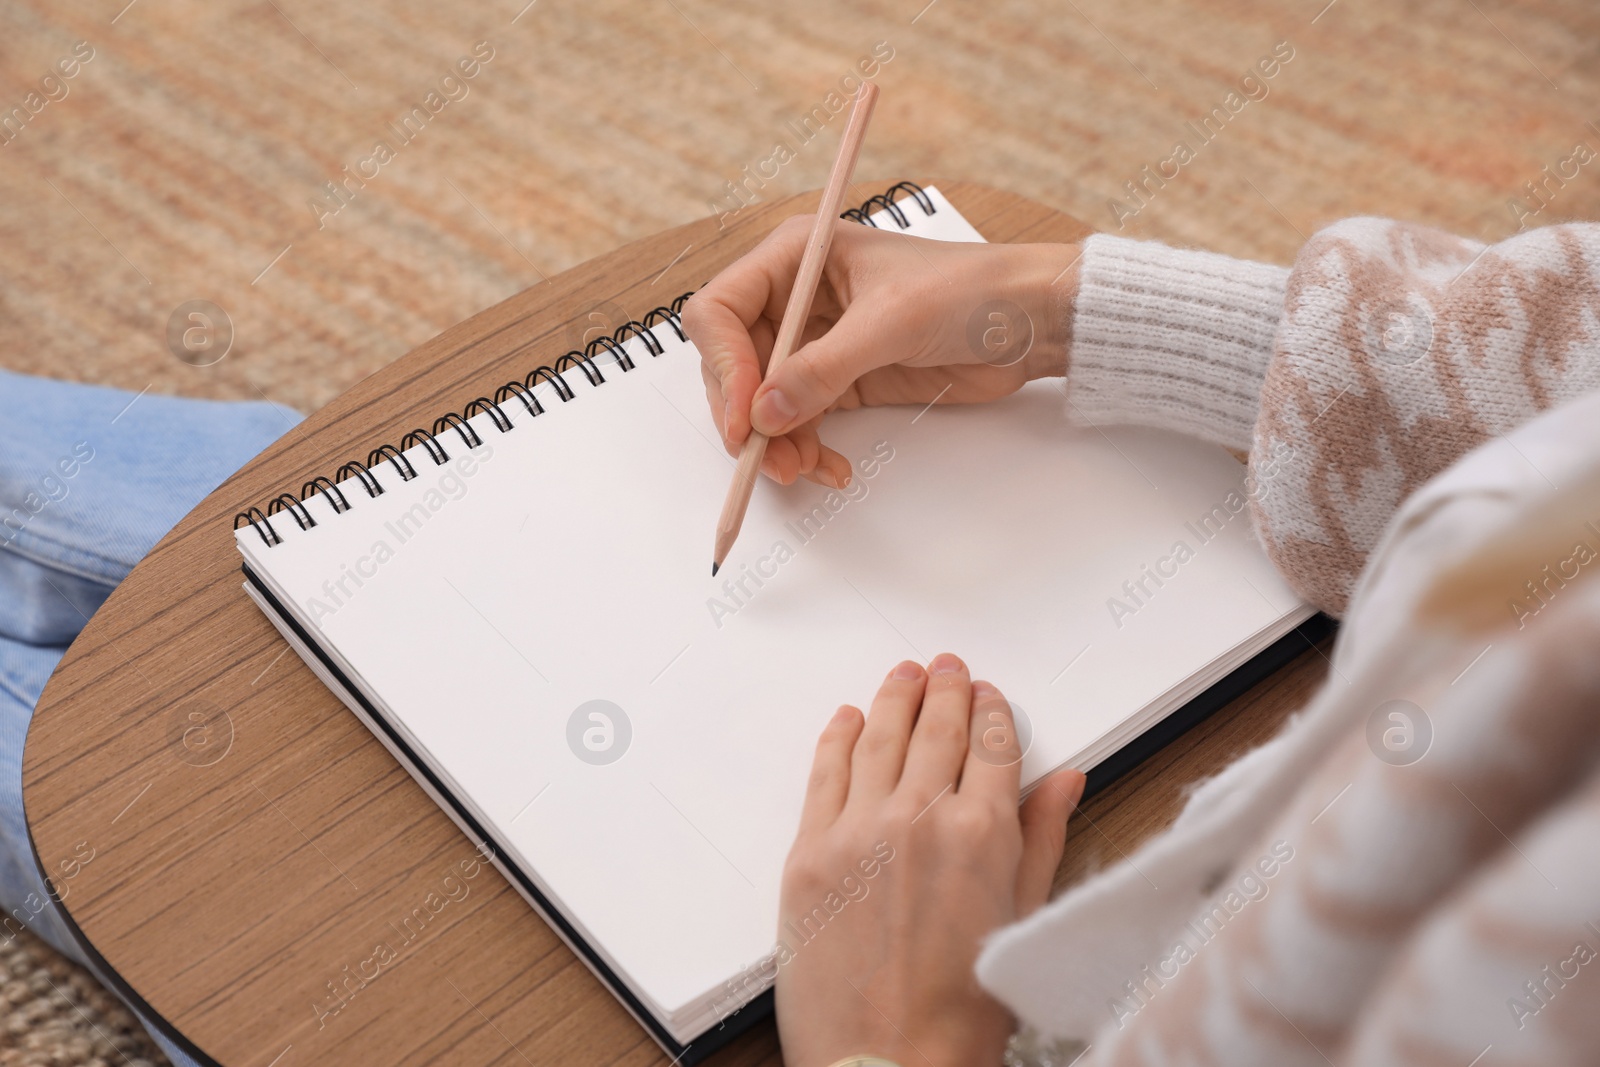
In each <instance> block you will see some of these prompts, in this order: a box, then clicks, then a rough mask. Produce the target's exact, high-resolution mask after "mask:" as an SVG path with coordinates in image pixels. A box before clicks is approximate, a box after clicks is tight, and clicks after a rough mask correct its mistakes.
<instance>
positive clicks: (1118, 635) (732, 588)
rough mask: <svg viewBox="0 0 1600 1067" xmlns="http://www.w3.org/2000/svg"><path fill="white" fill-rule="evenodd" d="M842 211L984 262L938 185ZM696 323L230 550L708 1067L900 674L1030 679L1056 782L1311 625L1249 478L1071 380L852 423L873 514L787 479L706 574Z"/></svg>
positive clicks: (578, 359) (1018, 701) (841, 418)
mask: <svg viewBox="0 0 1600 1067" xmlns="http://www.w3.org/2000/svg"><path fill="white" fill-rule="evenodd" d="M847 216H848V217H850V218H853V219H855V220H856V221H857V222H860V223H862V224H866V225H873V226H877V227H880V228H883V229H887V230H895V231H901V232H905V233H908V234H912V235H916V236H919V237H925V238H931V239H937V240H947V241H981V240H982V239H983V238H982V237H981V236H980V235H979V234H978V232H977V231H976V230H975V229H974V228H973V227H972V226H971V225H970V224H969V223H968V222H967V221H966V220H965V219H963V218H962V217H961V215H960V213H959V212H958V211H957V210H956V209H955V208H954V207H953V206H952V205H951V204H950V202H949V201H948V200H946V199H945V198H944V197H943V196H942V195H941V194H940V192H939V191H938V190H937V189H935V188H928V189H921V188H918V187H916V186H914V185H911V184H910V183H902V184H901V185H899V186H896V187H895V188H894V189H891V190H890V191H889V192H888V193H886V194H884V195H883V196H880V197H875V198H874V199H873V201H869V202H868V203H867V204H865V205H863V206H862V207H861V208H859V209H856V210H853V211H851V212H848V213H847ZM687 295H688V294H685V296H684V297H679V298H678V299H677V300H675V301H673V302H672V304H671V305H669V306H666V307H661V308H656V309H654V310H653V311H650V312H649V313H647V314H644V315H641V317H640V318H639V319H638V320H636V321H633V322H630V323H629V324H627V325H626V326H624V327H623V328H622V329H620V330H618V331H617V332H616V334H615V335H614V336H611V337H606V338H601V339H599V340H598V341H596V342H594V343H591V344H590V345H589V346H588V347H587V349H586V350H584V351H582V352H571V353H567V354H565V355H563V356H560V357H559V358H556V359H552V360H550V362H549V363H548V364H547V365H542V366H538V367H530V370H529V373H528V375H527V377H526V378H524V379H522V380H520V381H516V382H510V383H507V385H506V386H505V387H503V388H501V389H500V390H499V391H498V392H497V393H496V394H495V395H494V396H493V397H483V398H479V399H477V400H474V401H472V402H471V403H467V404H464V406H463V407H462V408H460V409H459V411H458V412H452V413H448V414H446V415H444V416H443V417H441V418H440V419H439V420H438V422H437V423H435V424H434V425H433V427H432V429H431V430H430V429H422V430H417V431H415V432H414V433H412V434H409V435H407V436H406V437H405V438H403V439H402V440H401V441H399V442H398V443H394V444H381V445H377V447H375V448H374V449H373V450H372V452H371V453H370V455H369V456H368V457H367V458H366V460H365V461H364V462H362V461H353V462H350V463H347V464H345V466H344V467H342V468H341V469H340V470H339V471H338V472H337V473H330V474H329V475H328V476H327V477H322V478H318V479H317V480H316V481H314V482H312V483H310V484H308V485H307V487H306V489H305V490H304V491H303V493H302V494H301V495H299V496H296V495H292V494H285V495H284V496H282V497H280V498H279V499H278V500H276V501H273V502H271V504H270V505H268V506H267V507H266V508H264V509H252V510H251V511H250V512H248V513H246V514H244V515H241V516H240V517H239V519H238V520H236V523H235V525H236V531H235V541H236V545H237V547H238V550H239V552H240V554H241V555H242V557H243V562H244V571H245V575H246V579H247V580H246V582H245V586H244V588H245V592H246V593H247V594H248V595H249V596H250V597H252V598H253V599H254V601H255V602H256V603H257V604H258V605H259V606H260V607H261V609H262V611H264V612H265V613H266V614H267V616H268V617H269V618H270V619H271V620H272V622H273V623H274V624H275V625H276V626H277V627H278V629H279V630H280V631H281V632H282V634H283V635H284V637H285V638H286V639H287V640H288V641H289V643H290V644H291V645H292V646H293V647H294V649H295V650H296V652H298V653H299V655H300V656H301V658H302V659H304V660H305V662H306V663H307V664H308V665H309V666H310V667H311V669H312V670H313V671H315V672H316V673H317V674H318V676H319V677H320V678H321V679H322V680H323V681H324V682H325V683H326V684H327V685H328V686H329V688H330V689H332V690H333V692H335V693H336V694H338V695H339V697H340V698H341V699H342V700H343V701H344V703H345V704H346V705H347V706H348V707H349V708H350V710H351V711H352V712H353V713H354V714H356V715H357V716H359V717H360V718H361V719H362V721H363V722H365V723H366V724H367V726H368V727H370V728H371V729H372V731H373V733H374V734H375V735H377V737H378V739H379V740H380V741H382V742H383V743H384V744H385V745H386V746H387V747H388V748H389V750H390V751H391V752H392V753H393V754H394V756H395V758H396V759H398V760H400V761H401V763H402V764H404V765H405V766H406V767H407V769H408V770H409V771H410V772H411V773H412V774H413V775H414V776H415V778H416V779H417V781H418V782H419V783H420V784H421V785H422V786H423V787H424V788H425V789H426V790H427V791H428V792H429V794H430V795H431V796H432V797H433V798H434V800H436V801H437V802H438V803H439V804H440V805H441V806H442V807H443V808H444V810H445V811H446V812H447V813H448V814H449V815H450V816H451V817H452V818H453V819H455V821H456V822H457V823H458V825H460V826H461V828H462V829H463V831H464V832H466V833H467V834H468V835H470V836H471V837H472V838H473V840H474V842H475V843H479V844H480V845H481V846H482V847H483V849H484V851H485V852H486V854H492V857H493V859H494V861H495V863H496V864H497V866H498V867H499V868H500V870H501V871H502V872H503V873H504V874H505V875H506V877H507V878H508V879H509V880H510V881H511V882H512V883H513V884H514V885H516V886H517V888H518V889H519V891H520V892H521V893H522V894H523V896H524V897H526V898H527V900H528V902H529V903H530V904H531V905H532V906H533V907H534V908H536V909H537V910H538V911H539V913H540V914H541V915H543V916H544V918H545V919H546V920H547V921H548V922H549V923H550V924H551V925H552V927H554V928H555V929H556V931H557V932H558V933H560V935H561V936H562V937H563V938H564V939H565V940H566V941H567V942H568V944H569V945H571V946H572V948H573V949H574V951H575V952H577V953H578V954H579V956H580V957H581V958H582V959H583V960H584V961H585V963H587V964H588V965H589V966H590V968H591V969H593V970H594V971H595V973H596V974H597V975H599V976H600V977H601V979H602V980H603V981H605V983H606V984H607V985H608V986H609V987H610V988H611V989H612V991H613V992H614V993H615V994H616V995H617V997H618V998H619V999H620V1000H621V1001H622V1002H623V1004H624V1005H626V1006H627V1008H628V1009H629V1011H631V1012H632V1013H633V1015H634V1016H635V1018H637V1019H638V1021H639V1023H640V1024H641V1025H642V1026H643V1027H645V1028H646V1029H647V1030H648V1031H649V1032H650V1034H651V1035H652V1036H653V1037H654V1038H655V1039H656V1040H657V1041H658V1042H659V1043H660V1044H661V1045H662V1047H663V1048H664V1049H665V1050H666V1051H667V1053H668V1054H669V1055H671V1056H673V1057H674V1058H675V1059H677V1060H678V1062H693V1061H695V1060H698V1059H700V1058H701V1057H702V1056H704V1055H706V1054H707V1053H709V1052H710V1051H712V1050H714V1049H715V1048H716V1047H718V1046H720V1045H721V1044H723V1043H724V1042H725V1041H726V1040H727V1038H728V1037H729V1036H730V1035H731V1034H733V1033H735V1032H737V1031H738V1030H740V1029H742V1028H743V1027H745V1026H746V1025H748V1024H749V1022H750V1021H751V1019H752V1018H754V1017H759V1016H760V1015H761V1014H762V1013H763V1012H767V1011H770V1004H771V995H770V993H769V992H767V990H768V989H769V987H770V986H771V984H772V981H773V978H774V976H775V974H776V970H777V967H778V966H779V964H778V962H777V960H778V958H779V957H777V956H775V955H774V952H775V949H776V948H777V944H778V936H779V932H778V929H777V915H778V889H779V878H780V874H781V871H782V865H783V860H784V857H785V854H786V853H787V851H788V847H789V843H790V841H791V838H792V836H793V832H794V829H795V826H796V824H797V820H798V814H799V809H800V804H801V799H802V796H803V793H804V788H805V781H806V776H807V771H808V769H809V766H810V762H811V756H812V750H813V746H814V743H815V739H816V737H817V735H818V733H820V731H821V729H822V727H823V725H824V724H825V723H826V722H827V720H828V718H829V716H830V715H831V714H832V713H833V711H834V709H835V708H837V707H838V706H839V705H840V704H841V703H854V704H858V705H864V703H865V702H866V701H869V700H870V699H871V697H872V695H873V693H874V692H875V691H876V689H877V686H878V684H879V683H880V681H881V680H882V678H883V676H884V674H885V673H886V672H887V671H888V670H889V669H890V668H891V667H893V665H894V664H895V663H897V662H898V661H900V660H902V659H906V658H913V659H917V660H920V661H922V662H927V661H928V659H930V658H931V657H932V656H934V655H936V654H937V653H939V652H942V651H951V652H955V653H957V654H959V655H961V656H962V657H963V658H964V659H966V660H967V662H968V663H969V664H970V665H971V666H972V669H973V671H974V675H975V676H976V677H983V678H987V679H989V680H991V681H993V682H995V683H996V684H997V685H999V686H1000V687H1001V689H1002V690H1003V691H1004V692H1005V693H1006V695H1007V697H1008V698H1009V699H1010V700H1011V701H1012V702H1013V705H1014V707H1015V708H1016V709H1017V711H1018V720H1019V733H1020V735H1021V737H1022V739H1023V742H1024V744H1025V746H1026V753H1025V756H1024V759H1023V780H1024V784H1025V785H1027V784H1029V783H1033V782H1037V781H1038V780H1039V779H1040V778H1042V777H1043V776H1045V775H1046V774H1048V773H1049V772H1051V771H1053V770H1056V769H1058V768H1061V767H1065V766H1073V767H1077V768H1080V769H1084V770H1090V769H1091V768H1096V767H1104V766H1112V765H1115V764H1117V761H1118V760H1119V759H1120V760H1121V761H1122V763H1126V762H1127V758H1128V757H1127V754H1128V753H1129V752H1130V751H1135V749H1134V748H1130V746H1136V745H1137V744H1138V743H1139V739H1141V738H1144V739H1146V741H1145V742H1144V743H1145V744H1148V739H1149V738H1150V737H1159V736H1160V731H1161V730H1162V728H1163V723H1166V724H1168V725H1167V729H1169V730H1170V728H1171V727H1170V724H1171V723H1172V722H1174V721H1180V720H1182V718H1183V717H1184V716H1185V715H1188V716H1189V717H1191V718H1192V717H1193V714H1194V712H1193V709H1194V708H1196V707H1200V706H1202V705H1204V703H1205V702H1204V701H1203V700H1202V701H1201V702H1200V703H1199V704H1197V703H1195V702H1196V701H1197V698H1201V697H1202V695H1203V694H1207V693H1208V691H1209V693H1210V698H1211V704H1212V705H1215V704H1216V703H1217V701H1218V700H1219V699H1220V697H1219V696H1218V689H1217V688H1216V687H1217V686H1218V685H1219V683H1223V682H1224V680H1225V679H1228V678H1230V677H1232V678H1234V679H1235V680H1237V679H1238V678H1239V677H1240V672H1241V671H1242V670H1246V669H1247V668H1248V666H1249V665H1250V664H1251V663H1252V662H1257V663H1259V662H1260V660H1259V659H1258V657H1260V656H1261V655H1262V654H1263V653H1264V652H1266V651H1267V650H1269V649H1270V648H1272V647H1274V646H1276V647H1278V648H1285V647H1287V642H1288V641H1289V640H1296V641H1297V640H1298V639H1297V638H1294V639H1291V638H1290V637H1289V634H1290V631H1292V630H1294V629H1295V628H1296V627H1297V626H1299V625H1300V624H1301V623H1303V622H1305V620H1307V619H1308V618H1309V617H1310V616H1311V615H1312V611H1311V609H1310V608H1309V607H1307V606H1306V605H1305V604H1304V603H1302V602H1301V601H1300V600H1299V599H1298V597H1296V595H1295V594H1294V593H1293V592H1292V591H1291V590H1290V589H1289V588H1288V587H1287V586H1286V585H1285V583H1284V582H1283V580H1282V579H1281V578H1280V577H1279V576H1278V575H1277V573H1276V572H1275V570H1274V569H1273V567H1272V565H1271V564H1270V563H1269V562H1268V560H1267V558H1266V556H1265V555H1264V553H1263V551H1262V549H1261V547H1260V545H1259V544H1258V543H1257V541H1256V540H1255V537H1254V534H1253V532H1252V530H1251V526H1250V519H1249V511H1248V507H1247V505H1248V493H1249V489H1248V488H1247V485H1246V479H1245V471H1244V469H1243V467H1242V466H1241V464H1240V463H1239V462H1238V461H1237V460H1236V459H1234V458H1233V457H1232V456H1230V455H1229V454H1228V453H1227V452H1225V451H1224V450H1222V449H1220V448H1215V447H1210V446H1206V445H1202V444H1198V443H1196V442H1194V441H1192V440H1188V439H1184V438H1181V437H1178V436H1175V435H1170V434H1166V433H1162V432H1156V431H1151V430H1143V429H1129V428H1113V427H1083V426H1080V425H1078V424H1076V423H1074V422H1073V421H1072V420H1071V419H1070V418H1069V413H1070V409H1069V401H1068V400H1067V398H1066V396H1065V395H1064V393H1063V391H1062V389H1061V387H1060V385H1059V384H1057V383H1051V382H1036V383H1033V384H1030V385H1028V386H1027V387H1025V388H1023V389H1022V390H1021V391H1020V392H1018V393H1017V394H1015V395H1013V396H1011V397H1009V398H1007V399H1005V400H1001V401H998V402H995V403H991V404H986V405H974V406H957V405H944V404H936V403H935V404H929V405H927V406H925V407H920V408H918V407H892V408H879V409H875V410H860V411H853V412H847V413H839V414H836V415H834V416H831V417H830V418H829V420H828V426H827V435H828V441H829V443H830V445H832V446H833V447H834V448H836V449H838V450H839V451H840V452H841V453H843V454H844V455H845V456H846V457H848V458H849V459H850V460H851V462H852V463H853V464H854V465H855V477H854V480H853V481H852V483H851V485H850V486H849V488H848V489H846V490H843V491H833V490H828V489H824V488H821V487H818V486H814V485H809V484H799V485H795V486H790V487H786V488H785V487H779V486H776V485H773V484H771V483H765V482H764V483H763V484H762V485H761V486H760V488H759V489H758V491H757V492H756V494H755V499H754V501H753V503H752V506H751V508H750V511H749V514H748V516H747V518H746V521H745V524H744V529H743V533H742V535H741V537H740V540H739V542H738V544H737V545H736V546H735V548H734V550H733V553H732V554H731V555H730V557H729V558H728V560H727V561H726V563H725V564H724V567H723V569H722V572H721V574H720V575H718V576H717V577H716V578H714V579H713V578H711V577H709V576H708V574H707V559H708V557H709V552H710V548H711V535H712V526H713V522H714V519H715V517H716V515H717V512H718V508H719V506H720V505H721V502H722V498H723V494H724V492H725V491H726V489H727V486H728V480H729V477H730V473H731V471H732V464H733V460H732V459H731V458H730V457H729V456H728V455H727V454H726V452H725V451H724V449H723V447H722V445H721V444H720V442H719V440H718V437H717V434H716V430H715V427H714V426H713V424H712V421H711V419H710V416H709V414H708V413H707V411H706V402H705V394H704V390H703V387H702V384H701V378H700V370H699V357H698V355H697V353H696V352H695V351H694V348H693V346H692V345H691V344H689V343H688V341H687V340H686V339H685V337H684V335H683V333H682V332H681V330H680V327H679V322H678V311H679V309H681V308H682V305H683V301H684V300H685V299H686V298H687ZM465 399H467V398H463V400H465ZM375 444H376V443H375ZM1222 695H1223V696H1230V695H1232V694H1231V693H1223V694H1222ZM1186 708H1187V709H1189V710H1187V711H1185V710H1184V709H1186ZM816 936H826V930H825V929H821V930H820V932H817V933H816Z"/></svg>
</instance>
